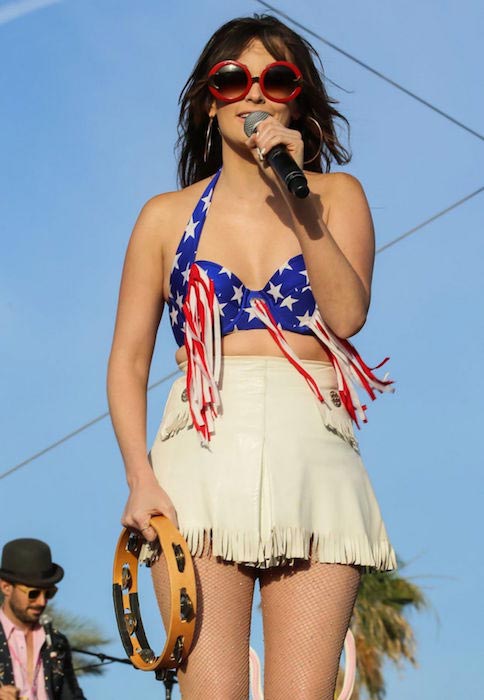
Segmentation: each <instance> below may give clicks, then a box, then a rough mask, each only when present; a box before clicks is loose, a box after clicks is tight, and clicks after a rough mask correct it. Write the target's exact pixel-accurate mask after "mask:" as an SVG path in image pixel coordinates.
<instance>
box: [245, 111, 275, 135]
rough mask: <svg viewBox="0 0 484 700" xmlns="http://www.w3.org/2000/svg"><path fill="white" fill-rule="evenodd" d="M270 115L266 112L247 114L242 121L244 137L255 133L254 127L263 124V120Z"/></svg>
mask: <svg viewBox="0 0 484 700" xmlns="http://www.w3.org/2000/svg"><path fill="white" fill-rule="evenodd" d="M270 116H271V115H270V114H268V113H267V112H251V113H250V114H248V115H247V116H246V118H245V121H244V131H245V134H246V136H249V137H250V136H252V134H253V133H254V131H255V127H256V125H257V124H258V123H259V122H263V121H264V119H267V117H270Z"/></svg>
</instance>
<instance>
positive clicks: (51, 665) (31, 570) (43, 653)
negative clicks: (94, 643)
mask: <svg viewBox="0 0 484 700" xmlns="http://www.w3.org/2000/svg"><path fill="white" fill-rule="evenodd" d="M63 576H64V570H63V568H62V567H61V566H59V565H58V564H55V563H54V562H53V561H52V555H51V552H50V547H49V546H48V545H47V544H46V543H45V542H42V541H41V540H35V539H28V538H26V539H18V540H12V541H11V542H7V544H6V545H5V546H4V548H3V551H2V561H1V564H0V591H1V593H2V595H3V605H2V607H1V608H0V700H85V698H84V694H83V692H82V690H81V689H80V687H79V685H78V683H77V680H76V676H75V674H74V669H73V667H72V658H71V651H70V648H69V642H68V641H67V639H66V637H64V635H63V634H60V633H59V632H58V631H57V630H52V629H50V628H49V627H47V626H46V629H44V627H43V626H42V625H41V624H40V622H39V620H40V616H41V615H42V613H43V612H44V610H45V607H46V605H47V602H48V601H49V600H50V599H51V598H53V597H54V595H55V593H56V591H57V587H56V585H55V584H56V583H58V582H59V581H60V580H61V579H62V578H63Z"/></svg>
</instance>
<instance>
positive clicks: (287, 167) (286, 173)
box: [244, 112, 309, 199]
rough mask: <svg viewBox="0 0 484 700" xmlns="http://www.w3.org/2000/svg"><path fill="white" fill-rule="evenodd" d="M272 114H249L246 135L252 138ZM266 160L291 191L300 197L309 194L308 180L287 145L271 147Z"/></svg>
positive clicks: (245, 125) (245, 128) (246, 120)
mask: <svg viewBox="0 0 484 700" xmlns="http://www.w3.org/2000/svg"><path fill="white" fill-rule="evenodd" d="M270 116H271V115H270V114H268V113H267V112H251V113H250V114H248V115H247V116H246V118H245V121H244V131H245V133H246V135H247V136H248V137H249V138H250V137H251V136H252V134H253V133H254V132H255V131H256V129H257V124H259V123H260V122H262V121H264V119H267V117H270ZM266 160H267V162H268V163H269V165H270V166H271V168H272V169H273V171H274V172H275V173H276V175H278V176H279V177H280V179H281V180H282V181H283V182H284V183H285V185H286V187H287V189H288V190H289V192H291V193H292V194H294V195H296V197H299V198H300V199H303V198H304V197H307V196H308V194H309V187H308V181H307V180H306V178H305V176H304V173H303V171H302V170H301V168H300V167H299V166H298V165H297V163H296V161H295V160H294V158H292V157H291V156H290V155H289V153H288V152H287V150H286V147H285V146H283V145H282V144H281V145H278V146H274V147H273V148H271V150H270V151H269V153H267V154H266Z"/></svg>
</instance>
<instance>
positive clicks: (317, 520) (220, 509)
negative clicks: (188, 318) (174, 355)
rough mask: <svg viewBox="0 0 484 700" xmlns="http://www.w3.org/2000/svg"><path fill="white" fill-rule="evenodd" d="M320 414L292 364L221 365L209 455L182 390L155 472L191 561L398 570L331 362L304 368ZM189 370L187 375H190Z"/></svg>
mask: <svg viewBox="0 0 484 700" xmlns="http://www.w3.org/2000/svg"><path fill="white" fill-rule="evenodd" d="M302 364H303V366H304V367H305V368H306V369H307V370H308V371H309V372H310V373H311V374H312V376H313V377H314V378H315V379H316V381H317V383H318V386H319V387H320V388H321V389H322V390H323V393H324V395H325V396H326V397H329V400H327V401H326V402H325V403H320V402H319V401H318V399H317V398H316V397H315V396H314V394H313V393H312V392H311V391H310V389H309V388H308V385H307V383H306V381H305V380H304V378H303V377H302V375H301V374H300V373H299V372H298V371H297V370H296V369H295V368H294V367H292V366H291V364H290V363H289V362H288V361H287V360H286V359H284V358H275V357H230V356H229V357H227V356H225V357H224V358H223V364H222V376H221V380H220V396H221V403H222V410H221V411H220V415H219V416H218V417H217V420H216V421H215V432H214V434H213V435H212V436H211V440H210V442H209V444H208V446H206V447H202V446H201V444H200V438H199V435H198V433H197V431H196V430H195V429H194V428H193V425H192V421H191V418H190V410H189V406H188V401H187V392H186V376H185V375H184V376H181V377H180V378H178V379H176V380H175V382H174V383H173V386H172V388H171V391H170V394H169V396H168V400H167V403H166V407H165V411H164V415H163V419H162V422H161V425H160V428H159V430H158V433H157V435H156V438H155V441H154V444H153V447H152V449H151V453H150V458H151V463H152V466H153V469H154V472H155V475H156V477H157V480H158V482H159V483H160V485H161V486H162V488H163V489H164V490H165V491H166V492H167V493H168V495H169V496H170V498H171V500H172V501H173V503H174V506H175V508H176V511H177V514H178V522H179V527H180V531H181V532H182V534H183V535H184V537H185V538H186V540H187V542H188V545H189V548H190V551H191V552H192V554H193V555H195V556H196V555H197V554H201V552H202V551H204V548H205V549H206V544H207V542H208V543H209V546H210V551H211V554H212V555H213V556H217V557H221V558H222V559H224V560H227V561H235V562H239V563H243V564H249V565H253V566H258V567H268V566H276V565H279V564H283V563H287V562H290V561H292V560H294V559H297V558H302V559H308V558H312V559H315V560H317V561H321V562H333V563H340V564H358V565H363V566H368V567H370V568H372V569H375V570H383V571H385V570H391V569H395V568H396V558H395V553H394V550H393V548H392V546H391V544H390V542H389V540H388V536H387V532H386V529H385V525H384V523H383V520H382V517H381V514H380V509H379V507H378V503H377V501H376V498H375V495H374V492H373V488H372V486H371V483H370V480H369V477H368V474H367V472H366V469H365V467H364V465H363V463H362V461H361V458H360V454H359V450H358V444H357V441H356V439H355V436H354V432H353V425H352V421H351V419H350V418H349V416H348V414H347V412H346V410H345V408H344V407H343V406H342V405H341V400H340V398H339V395H338V392H337V391H336V387H337V382H336V375H335V372H334V370H333V368H332V366H331V364H329V363H324V362H314V361H302ZM182 369H186V366H182Z"/></svg>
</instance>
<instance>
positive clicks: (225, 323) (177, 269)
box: [168, 170, 316, 346]
mask: <svg viewBox="0 0 484 700" xmlns="http://www.w3.org/2000/svg"><path fill="white" fill-rule="evenodd" d="M220 172H221V171H220V170H219V171H218V172H217V174H216V175H215V177H214V178H213V179H212V180H211V181H210V183H209V184H208V186H207V188H206V190H205V191H204V193H203V194H202V196H201V198H200V200H199V202H198V204H197V205H196V207H195V209H194V211H193V214H192V216H191V218H190V221H189V222H188V225H187V227H186V229H185V232H184V234H183V237H182V239H181V241H180V244H179V246H178V249H177V251H176V255H175V262H174V265H173V269H172V271H171V276H170V297H169V299H168V307H169V310H170V320H171V326H172V329H173V334H174V336H175V340H176V342H177V343H178V345H179V346H181V345H183V343H184V342H185V331H184V326H185V316H184V313H183V301H184V299H185V297H186V292H187V287H188V279H189V276H190V269H191V267H192V265H193V264H194V262H195V258H196V256H197V250H198V245H199V243H200V236H201V234H202V229H203V225H204V223H205V218H206V216H207V212H208V210H209V208H210V202H211V199H212V195H213V191H214V189H215V185H216V184H217V181H218V178H219V176H220ZM196 264H197V267H198V268H200V269H201V270H203V271H204V272H206V274H207V276H208V277H209V278H210V279H211V280H212V281H213V285H214V289H215V295H216V297H217V300H218V304H219V309H220V331H221V334H222V336H224V335H227V334H228V333H232V332H233V331H248V330H253V329H256V328H266V324H265V323H264V321H262V320H261V319H260V318H259V317H258V316H257V315H256V312H255V310H254V307H253V306H252V302H253V300H255V299H260V300H262V301H263V302H264V303H265V304H266V305H267V306H268V308H269V309H270V311H271V314H272V316H273V318H274V320H275V322H276V324H277V325H279V326H280V328H282V329H284V330H288V331H292V332H294V333H303V334H306V335H308V334H313V335H314V332H313V331H312V330H311V328H309V327H308V326H307V322H308V321H309V319H310V318H311V316H312V315H313V313H314V310H315V307H316V302H315V301H314V297H313V293H312V291H311V287H310V286H309V282H308V273H307V271H306V265H305V263H304V258H303V256H302V255H301V254H300V255H296V256H294V257H293V258H291V259H290V260H287V261H286V262H285V263H284V264H283V265H281V267H279V268H278V269H277V270H276V271H275V272H274V274H273V275H272V277H271V278H270V279H269V281H268V282H267V284H266V285H265V287H263V288H262V289H260V290H252V289H248V287H246V286H245V285H244V284H243V283H242V282H241V280H240V279H239V278H238V277H237V275H236V274H234V273H233V272H231V271H230V270H227V268H226V267H222V265H219V264H218V263H215V262H211V261H210V260H197V262H196Z"/></svg>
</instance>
